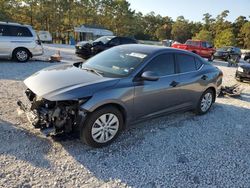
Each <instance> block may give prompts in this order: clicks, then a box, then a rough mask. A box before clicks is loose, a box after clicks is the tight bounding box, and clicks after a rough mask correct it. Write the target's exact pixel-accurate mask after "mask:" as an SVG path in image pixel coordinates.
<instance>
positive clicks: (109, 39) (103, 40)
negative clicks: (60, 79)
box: [76, 36, 137, 59]
mask: <svg viewBox="0 0 250 188" xmlns="http://www.w3.org/2000/svg"><path fill="white" fill-rule="evenodd" d="M136 43H137V41H136V40H135V39H132V38H129V37H117V36H103V37H100V38H98V39H96V40H95V41H93V42H79V43H77V45H76V55H77V56H79V57H81V58H83V59H88V58H90V57H91V56H94V55H96V54H98V53H100V52H102V51H104V50H106V49H109V48H111V47H114V46H119V45H122V44H136Z"/></svg>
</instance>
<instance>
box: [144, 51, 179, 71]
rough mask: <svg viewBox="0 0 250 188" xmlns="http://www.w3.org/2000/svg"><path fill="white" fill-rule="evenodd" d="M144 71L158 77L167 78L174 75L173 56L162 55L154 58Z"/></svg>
mask: <svg viewBox="0 0 250 188" xmlns="http://www.w3.org/2000/svg"><path fill="white" fill-rule="evenodd" d="M144 71H152V72H155V73H156V74H158V76H167V75H171V74H175V62H174V55H173V54H162V55H159V56H157V57H155V58H154V59H153V60H152V61H151V62H150V63H149V64H148V65H147V66H146V68H145V69H144Z"/></svg>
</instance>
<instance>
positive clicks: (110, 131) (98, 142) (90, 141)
mask: <svg viewBox="0 0 250 188" xmlns="http://www.w3.org/2000/svg"><path fill="white" fill-rule="evenodd" d="M111 122H112V123H111ZM123 126H124V121H123V116H122V113H121V112H120V111H119V110H118V109H117V108H115V107H113V106H107V107H103V108H101V109H98V110H96V111H94V112H92V113H91V114H90V115H89V116H88V117H87V119H86V121H85V123H84V125H82V127H81V129H80V139H81V140H82V141H83V142H84V143H85V144H87V145H88V146H91V147H95V148H100V147H104V146H107V145H109V144H110V143H112V142H113V141H114V140H115V139H116V138H117V137H118V135H119V133H120V132H121V130H122V127H123Z"/></svg>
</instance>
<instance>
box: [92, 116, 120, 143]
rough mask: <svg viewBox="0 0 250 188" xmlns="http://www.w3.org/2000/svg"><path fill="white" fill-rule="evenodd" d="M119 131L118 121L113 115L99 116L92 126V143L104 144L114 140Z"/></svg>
mask: <svg viewBox="0 0 250 188" xmlns="http://www.w3.org/2000/svg"><path fill="white" fill-rule="evenodd" d="M118 129H119V120H118V118H117V116H116V115H115V114H111V113H107V114H103V115H102V116H100V117H99V118H98V119H97V120H96V121H95V122H94V124H93V126H92V129H91V135H92V138H93V140H94V141H96V142H98V143H106V142H108V141H110V140H112V139H113V138H114V136H115V135H116V133H117V132H118Z"/></svg>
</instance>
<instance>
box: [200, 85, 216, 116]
mask: <svg viewBox="0 0 250 188" xmlns="http://www.w3.org/2000/svg"><path fill="white" fill-rule="evenodd" d="M214 99H215V93H214V91H213V90H212V89H208V90H206V91H205V92H204V93H203V94H202V96H201V98H200V100H199V103H198V105H197V107H196V110H195V111H196V114H198V115H203V114H205V113H207V112H208V111H209V110H210V108H211V106H212V104H213V102H214Z"/></svg>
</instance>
